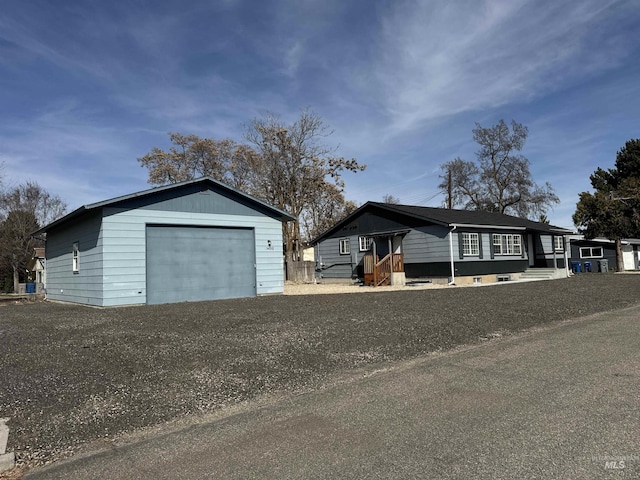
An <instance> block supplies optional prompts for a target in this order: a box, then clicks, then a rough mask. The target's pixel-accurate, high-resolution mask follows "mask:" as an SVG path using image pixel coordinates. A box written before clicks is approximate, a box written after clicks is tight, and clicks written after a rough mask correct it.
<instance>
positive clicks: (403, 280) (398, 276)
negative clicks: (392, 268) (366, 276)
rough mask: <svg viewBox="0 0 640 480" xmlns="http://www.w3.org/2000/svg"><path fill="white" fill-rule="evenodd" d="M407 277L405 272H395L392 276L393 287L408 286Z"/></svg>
mask: <svg viewBox="0 0 640 480" xmlns="http://www.w3.org/2000/svg"><path fill="white" fill-rule="evenodd" d="M406 284H407V277H406V276H405V274H404V272H393V273H392V274H391V285H406Z"/></svg>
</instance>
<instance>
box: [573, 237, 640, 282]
mask: <svg viewBox="0 0 640 480" xmlns="http://www.w3.org/2000/svg"><path fill="white" fill-rule="evenodd" d="M567 239H568V240H569V244H570V246H571V248H570V252H569V261H570V265H571V269H572V270H573V271H574V272H576V273H577V272H598V271H602V269H603V261H604V262H605V265H606V266H605V267H604V268H606V269H607V270H612V269H615V268H616V243H615V241H613V240H609V239H608V238H593V239H591V240H586V239H585V238H584V235H569V236H568V237H567ZM622 260H623V262H624V269H625V270H639V269H640V239H637V238H626V239H623V240H622Z"/></svg>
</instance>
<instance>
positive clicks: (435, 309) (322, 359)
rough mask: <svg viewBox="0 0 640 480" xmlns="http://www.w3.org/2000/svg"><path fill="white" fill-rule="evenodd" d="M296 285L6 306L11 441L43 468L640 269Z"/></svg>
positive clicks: (607, 289)
mask: <svg viewBox="0 0 640 480" xmlns="http://www.w3.org/2000/svg"><path fill="white" fill-rule="evenodd" d="M305 287H306V288H313V289H315V291H318V290H319V289H322V290H325V291H326V289H327V288H328V287H325V286H320V288H319V289H318V286H317V285H310V286H305ZM337 287H342V288H344V286H336V287H334V286H331V288H332V289H333V288H337ZM352 288H354V289H356V291H359V292H364V291H365V290H361V289H363V288H366V287H352ZM293 290H298V292H299V294H291V293H292V289H291V288H288V292H287V293H288V294H287V295H279V296H266V297H257V298H249V299H237V300H223V301H216V302H199V303H184V304H174V305H161V306H140V307H127V308H111V309H95V308H87V307H83V306H75V305H64V304H55V303H50V302H41V303H29V304H19V305H15V304H10V305H5V306H2V307H0V345H2V348H1V349H0V365H2V368H1V369H0V385H1V386H2V388H0V417H10V419H11V420H10V421H9V427H10V429H11V432H10V435H9V444H8V450H9V451H14V452H15V454H16V457H17V460H18V462H19V464H20V465H21V467H23V468H30V467H35V466H38V465H44V464H47V463H50V462H52V461H55V460H56V459H59V458H63V457H67V456H70V455H73V454H75V453H77V452H78V451H80V450H82V448H84V447H85V446H86V445H88V444H89V443H91V442H103V443H104V442H107V443H108V442H110V441H111V439H113V438H117V437H118V436H121V435H123V434H127V433H131V432H135V431H141V430H144V429H148V428H152V427H155V426H158V425H162V424H164V423H166V422H170V421H176V420H180V419H184V418H188V417H189V416H193V415H208V414H211V413H213V412H218V411H221V410H222V409H225V408H230V407H233V406H236V405H239V404H241V403H242V402H245V401H247V400H253V399H257V398H261V397H264V396H268V395H280V394H290V393H296V392H303V391H310V390H314V389H317V388H319V387H322V386H323V385H327V384H328V383H330V382H331V381H332V379H335V378H336V377H337V376H338V375H342V374H345V373H346V372H349V371H354V370H356V369H360V368H374V367H375V368H384V365H388V364H389V362H393V361H397V360H406V359H412V358H418V357H420V356H422V355H425V354H428V353H432V352H438V351H443V350H448V349H451V348H454V347H456V346H459V345H466V344H474V343H478V342H483V341H486V340H487V339H490V338H493V337H495V336H504V335H509V334H510V333H513V332H519V331H523V330H526V329H530V328H532V327H537V326H542V325H547V324H551V323H554V322H558V321H562V320H567V319H572V318H578V317H582V316H585V315H590V314H594V313H598V312H604V311H610V310H614V309H619V308H626V307H630V306H633V305H637V304H638V303H639V302H640V300H639V299H640V296H639V294H640V275H615V274H605V275H598V274H593V275H581V276H576V277H573V278H569V279H562V280H553V281H541V282H530V283H513V284H508V285H499V286H497V285H496V286H487V287H481V288H477V287H471V288H459V287H455V288H434V287H433V286H430V287H426V286H425V287H424V288H422V287H405V288H404V289H399V290H397V291H393V290H389V289H379V290H377V289H376V291H372V292H370V293H369V294H367V295H351V294H349V295H345V294H343V293H334V292H332V293H328V292H327V293H326V294H324V295H309V294H300V292H302V289H293ZM372 290H373V289H372ZM342 291H344V290H342Z"/></svg>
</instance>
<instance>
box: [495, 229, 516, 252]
mask: <svg viewBox="0 0 640 480" xmlns="http://www.w3.org/2000/svg"><path fill="white" fill-rule="evenodd" d="M493 254H494V255H522V237H521V236H520V235H514V234H512V233H494V234H493Z"/></svg>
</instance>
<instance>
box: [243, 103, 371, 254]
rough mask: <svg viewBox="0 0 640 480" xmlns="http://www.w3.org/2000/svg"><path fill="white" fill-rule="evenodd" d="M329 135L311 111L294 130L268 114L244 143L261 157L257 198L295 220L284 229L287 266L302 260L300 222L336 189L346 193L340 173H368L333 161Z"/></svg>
mask: <svg viewBox="0 0 640 480" xmlns="http://www.w3.org/2000/svg"><path fill="white" fill-rule="evenodd" d="M331 133H332V131H331V130H330V129H329V128H328V126H327V125H326V124H325V123H324V122H323V120H322V119H321V118H320V117H319V116H318V115H317V114H315V113H313V112H311V111H309V110H303V111H302V112H301V114H300V117H299V118H298V119H297V120H296V121H295V122H294V123H292V124H290V125H286V124H284V123H283V122H282V121H281V120H280V118H278V117H277V116H276V115H273V114H269V115H267V116H266V117H264V118H257V119H254V120H253V121H252V122H251V124H250V125H249V126H248V127H247V131H246V138H247V140H248V141H249V142H251V143H252V144H253V145H254V146H255V148H256V150H257V151H258V152H259V153H260V155H261V157H262V162H261V163H260V170H259V171H258V172H257V175H256V183H255V184H254V188H255V192H256V195H257V196H258V197H260V198H263V199H264V200H266V201H267V202H268V203H270V204H272V205H274V206H276V207H278V208H280V209H282V210H285V211H287V212H289V213H290V214H292V215H293V216H294V217H296V221H294V222H289V223H287V224H286V225H284V226H283V228H284V230H283V235H284V242H285V251H286V255H287V260H298V259H299V257H300V251H299V248H300V242H301V229H300V219H301V216H302V214H303V213H304V212H305V210H306V209H308V208H311V207H312V206H313V205H314V202H316V203H317V200H318V199H319V198H321V197H322V195H323V194H326V193H327V192H328V191H329V190H331V189H332V188H335V189H337V191H338V192H342V190H343V188H344V182H343V180H342V176H341V174H342V172H344V171H352V172H357V171H361V170H364V169H365V166H364V165H360V164H359V163H358V162H357V161H356V159H350V160H347V159H345V158H343V157H335V156H333V155H332V154H333V153H334V151H335V149H333V148H330V147H328V146H327V145H326V144H325V143H324V139H326V138H327V137H328V136H329V135H331ZM329 194H331V192H329ZM311 216H313V215H312V214H311Z"/></svg>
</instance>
